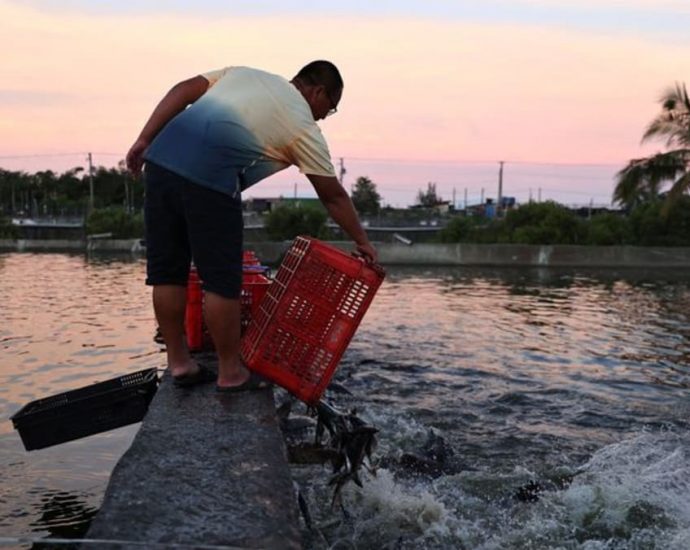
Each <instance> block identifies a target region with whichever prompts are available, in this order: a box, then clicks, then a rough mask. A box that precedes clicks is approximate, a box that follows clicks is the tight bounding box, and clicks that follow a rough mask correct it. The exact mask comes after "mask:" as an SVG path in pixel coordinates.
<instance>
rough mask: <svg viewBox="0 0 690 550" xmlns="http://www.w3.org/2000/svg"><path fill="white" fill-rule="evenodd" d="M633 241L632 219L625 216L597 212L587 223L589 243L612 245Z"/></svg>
mask: <svg viewBox="0 0 690 550" xmlns="http://www.w3.org/2000/svg"><path fill="white" fill-rule="evenodd" d="M632 242H633V235H632V231H631V228H630V221H629V220H628V218H626V217H624V216H621V215H619V214H597V215H595V216H593V217H592V219H591V220H589V222H588V223H587V244H592V245H600V246H606V245H608V246H611V245H622V244H630V243H632Z"/></svg>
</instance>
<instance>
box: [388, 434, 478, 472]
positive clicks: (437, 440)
mask: <svg viewBox="0 0 690 550" xmlns="http://www.w3.org/2000/svg"><path fill="white" fill-rule="evenodd" d="M454 456H455V452H454V451H453V449H452V447H451V446H450V445H449V444H448V443H447V442H446V440H445V439H444V438H443V437H442V436H441V435H439V434H437V433H436V432H435V431H434V430H433V429H430V430H429V431H428V432H427V436H426V440H425V441H424V443H423V444H422V446H421V447H419V448H418V449H417V450H415V451H412V452H405V453H402V454H401V455H400V458H398V459H397V460H396V459H394V458H387V459H385V460H382V461H381V465H382V466H386V467H391V466H392V467H393V468H396V471H397V473H398V474H399V475H406V474H407V475H413V476H415V475H423V476H429V477H432V478H436V477H439V476H442V475H452V474H456V473H459V472H461V471H463V470H467V469H468V468H467V466H465V465H462V464H459V463H458V462H457V461H456V460H454Z"/></svg>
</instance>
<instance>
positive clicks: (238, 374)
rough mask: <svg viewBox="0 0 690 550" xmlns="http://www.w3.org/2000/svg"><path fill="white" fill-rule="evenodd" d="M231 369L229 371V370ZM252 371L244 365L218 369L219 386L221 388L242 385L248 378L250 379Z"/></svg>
mask: <svg viewBox="0 0 690 550" xmlns="http://www.w3.org/2000/svg"><path fill="white" fill-rule="evenodd" d="M228 370H229V372H228ZM250 375H251V373H250V372H249V369H247V367H245V366H244V365H242V364H241V363H240V365H239V366H238V367H235V368H233V369H225V372H224V371H223V369H221V368H219V369H218V387H219V388H229V387H233V386H241V385H242V384H244V383H245V382H247V380H249V377H250Z"/></svg>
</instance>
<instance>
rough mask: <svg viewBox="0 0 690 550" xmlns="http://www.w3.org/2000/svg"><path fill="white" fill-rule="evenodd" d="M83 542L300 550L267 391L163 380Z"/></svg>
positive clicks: (288, 480) (290, 491)
mask: <svg viewBox="0 0 690 550" xmlns="http://www.w3.org/2000/svg"><path fill="white" fill-rule="evenodd" d="M85 539H87V540H89V539H91V540H94V539H96V540H110V541H126V542H124V543H122V542H121V543H118V544H114V545H108V546H106V547H107V548H109V549H111V548H118V549H126V548H137V549H139V550H140V549H141V548H146V547H147V546H146V545H147V544H149V545H150V546H151V547H154V545H155V544H159V545H174V544H178V545H187V546H190V547H197V546H202V545H209V546H220V547H231V548H234V547H240V548H268V549H273V548H275V549H293V548H300V547H301V542H300V535H299V516H298V512H297V503H296V498H295V495H294V490H293V486H292V481H291V477H290V470H289V467H288V463H287V455H286V451H285V445H284V442H283V438H282V435H281V433H280V430H279V428H278V423H277V419H276V416H275V406H274V403H273V393H272V390H261V391H254V392H244V393H239V394H218V393H217V392H215V388H214V385H213V384H206V385H203V386H196V387H194V388H189V389H181V388H175V387H174V386H173V384H172V383H171V381H170V379H169V378H168V377H166V378H164V380H163V382H162V383H161V385H160V387H159V389H158V393H157V394H156V396H155V397H154V399H153V401H152V403H151V407H150V409H149V412H148V414H147V416H146V418H145V419H144V422H143V423H142V425H141V429H140V430H139V433H138V434H137V436H136V437H135V439H134V441H133V443H132V446H131V447H130V449H129V450H128V451H127V452H126V453H125V454H124V456H123V457H122V458H121V459H120V461H119V462H118V464H117V466H116V467H115V469H114V471H113V473H112V476H111V478H110V482H109V484H108V488H107V490H106V494H105V498H104V501H103V505H102V506H101V509H100V511H99V513H98V514H97V515H96V517H95V519H94V521H93V523H92V525H91V528H90V530H89V532H88V534H87V535H86V537H85ZM82 547H83V548H93V549H94V550H96V549H102V548H103V545H102V544H95V543H93V544H91V543H85V544H83V545H82Z"/></svg>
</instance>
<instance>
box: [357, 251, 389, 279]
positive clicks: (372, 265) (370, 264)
mask: <svg viewBox="0 0 690 550" xmlns="http://www.w3.org/2000/svg"><path fill="white" fill-rule="evenodd" d="M351 254H352V256H353V257H355V258H357V259H358V260H359V261H360V262H362V263H364V264H365V265H367V266H368V267H370V268H371V269H373V270H374V271H376V272H377V273H378V274H379V275H381V276H384V275H385V274H386V271H385V269H383V267H382V266H381V264H377V263H376V262H372V261H371V260H370V259H369V258H367V257H366V256H365V255H364V254H362V253H361V252H359V251H358V250H353V251H352V252H351Z"/></svg>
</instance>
